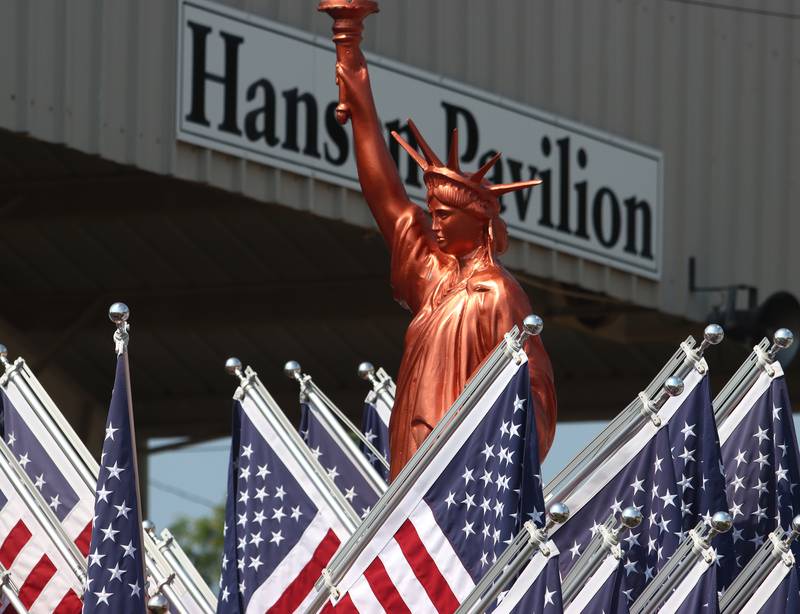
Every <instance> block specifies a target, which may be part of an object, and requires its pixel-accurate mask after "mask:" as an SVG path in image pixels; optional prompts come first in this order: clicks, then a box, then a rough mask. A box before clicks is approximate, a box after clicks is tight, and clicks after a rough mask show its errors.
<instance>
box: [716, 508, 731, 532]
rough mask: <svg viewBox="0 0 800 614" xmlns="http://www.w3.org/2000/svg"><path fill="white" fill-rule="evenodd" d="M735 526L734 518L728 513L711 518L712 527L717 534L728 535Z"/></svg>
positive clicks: (718, 513)
mask: <svg viewBox="0 0 800 614" xmlns="http://www.w3.org/2000/svg"><path fill="white" fill-rule="evenodd" d="M732 526H733V518H731V515H730V514H729V513H728V512H717V513H716V514H714V515H713V516H712V517H711V527H712V528H713V529H714V531H716V532H717V533H726V532H727V531H730V528H731V527H732Z"/></svg>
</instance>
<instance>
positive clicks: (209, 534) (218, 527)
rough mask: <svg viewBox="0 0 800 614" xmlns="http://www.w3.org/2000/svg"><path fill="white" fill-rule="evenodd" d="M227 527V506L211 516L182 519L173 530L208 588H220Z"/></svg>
mask: <svg viewBox="0 0 800 614" xmlns="http://www.w3.org/2000/svg"><path fill="white" fill-rule="evenodd" d="M224 525H225V503H224V502H223V503H220V504H219V505H217V506H215V507H214V509H213V510H212V511H211V513H210V514H209V515H208V516H201V517H200V518H188V517H186V516H182V517H180V518H178V519H177V520H176V521H175V522H174V524H173V525H172V526H171V527H170V529H169V530H170V531H172V534H173V535H174V536H175V539H177V540H178V543H179V544H180V545H181V548H183V550H184V552H186V556H188V557H189V558H190V559H191V561H192V562H193V563H194V566H195V567H196V568H197V571H199V572H200V574H201V575H202V576H203V578H205V581H206V582H208V585H209V586H211V587H212V588H216V587H217V586H218V582H219V573H220V565H221V564H222V544H223V536H222V528H223V526H224Z"/></svg>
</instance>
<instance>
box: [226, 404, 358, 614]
mask: <svg viewBox="0 0 800 614" xmlns="http://www.w3.org/2000/svg"><path fill="white" fill-rule="evenodd" d="M274 429H275V425H274V424H273V423H271V422H269V421H268V420H266V419H265V418H264V416H263V415H262V414H261V413H260V412H259V410H258V408H257V407H256V406H255V405H254V404H253V402H252V401H251V400H250V399H249V398H247V397H245V399H244V400H243V401H242V402H239V401H235V402H234V404H233V430H232V439H231V456H230V464H229V472H228V500H227V504H226V508H225V528H224V550H223V558H222V574H221V576H220V590H219V599H218V607H217V612H218V613H219V614H237V613H244V612H266V611H270V612H295V611H298V610H299V611H301V612H302V611H304V602H305V601H306V598H307V596H308V594H309V593H310V592H311V589H312V588H313V586H314V583H315V582H316V581H317V578H319V576H320V573H321V572H322V569H323V568H324V567H325V566H326V565H327V564H328V561H329V560H330V559H331V557H332V556H333V554H334V553H335V552H336V550H337V548H338V547H339V544H340V542H341V541H342V540H343V539H345V538H346V537H347V536H348V535H349V532H348V531H347V530H346V529H345V528H344V527H342V526H341V524H340V523H339V522H338V521H337V520H336V517H335V516H334V515H333V514H332V513H330V511H329V510H327V509H326V508H324V507H322V506H321V504H320V501H322V500H323V497H321V496H320V495H319V490H318V486H317V485H316V482H314V480H313V479H312V478H311V477H310V476H308V475H307V474H306V473H305V472H304V471H303V470H302V468H301V467H300V466H299V465H298V463H297V461H296V460H295V458H296V452H294V451H292V450H290V449H289V448H288V447H287V446H286V445H285V444H284V443H282V440H281V438H280V437H278V436H277V434H276V432H275V430H274Z"/></svg>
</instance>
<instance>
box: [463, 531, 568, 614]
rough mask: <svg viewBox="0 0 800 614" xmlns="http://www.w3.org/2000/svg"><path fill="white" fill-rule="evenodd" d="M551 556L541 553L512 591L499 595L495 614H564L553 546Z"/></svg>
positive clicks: (552, 544) (533, 558)
mask: <svg viewBox="0 0 800 614" xmlns="http://www.w3.org/2000/svg"><path fill="white" fill-rule="evenodd" d="M548 545H549V548H550V554H549V556H545V555H544V554H542V553H541V552H539V551H537V552H536V554H535V555H534V556H533V557H532V558H531V560H530V562H529V563H528V564H527V565H526V566H525V567H524V568H523V569H522V571H521V572H520V574H519V576H518V577H517V580H516V581H515V582H514V583H513V584H512V585H511V588H510V589H509V590H507V591H505V592H503V593H500V595H498V598H497V601H498V605H497V608H495V609H494V610H493V612H494V613H495V614H510V613H511V612H514V613H515V614H528V613H530V612H536V613H537V614H539V613H541V614H560V613H561V612H563V611H564V610H563V605H562V603H561V576H560V574H559V571H558V548H557V547H556V545H555V544H554V543H552V542H550V543H549V544H548ZM476 614H477V613H476Z"/></svg>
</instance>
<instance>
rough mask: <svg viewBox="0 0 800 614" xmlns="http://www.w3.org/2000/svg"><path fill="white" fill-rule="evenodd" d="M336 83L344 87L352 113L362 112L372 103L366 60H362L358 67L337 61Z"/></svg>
mask: <svg viewBox="0 0 800 614" xmlns="http://www.w3.org/2000/svg"><path fill="white" fill-rule="evenodd" d="M336 83H337V84H338V85H339V87H340V88H343V90H344V98H345V101H346V104H347V106H348V107H349V109H350V111H351V112H352V113H356V114H359V113H362V112H364V111H366V110H368V109H369V107H370V105H372V95H371V86H370V82H369V73H368V72H367V65H366V62H363V61H362V62H360V63H359V65H358V67H356V68H353V67H351V66H346V65H345V64H343V63H341V62H336Z"/></svg>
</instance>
